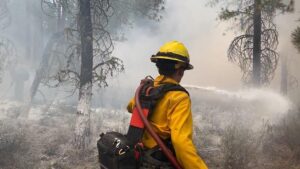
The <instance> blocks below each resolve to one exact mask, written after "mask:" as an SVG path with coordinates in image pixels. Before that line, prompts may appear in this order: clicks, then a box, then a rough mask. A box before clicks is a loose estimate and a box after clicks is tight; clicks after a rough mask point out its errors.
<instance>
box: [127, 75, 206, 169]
mask: <svg viewBox="0 0 300 169" xmlns="http://www.w3.org/2000/svg"><path fill="white" fill-rule="evenodd" d="M163 83H173V84H178V83H177V82H176V81H175V80H173V79H171V78H168V77H166V76H162V75H160V76H158V77H157V78H156V79H155V80H154V86H159V85H161V84H163ZM133 108H134V99H132V100H131V101H130V102H129V104H128V106H127V110H128V111H129V112H132V110H133ZM149 121H150V124H151V125H152V128H153V130H154V131H155V132H156V133H157V134H158V135H159V136H160V137H161V138H162V139H168V138H170V137H171V141H172V144H173V146H174V149H175V153H176V158H177V160H178V162H179V163H180V164H181V165H182V167H183V168H184V169H207V166H206V164H205V163H204V161H203V160H202V159H201V157H200V156H199V155H198V154H197V151H196V148H195V146H194V144H193V141H192V140H193V139H192V135H193V119H192V112H191V100H190V97H189V95H188V94H187V93H185V92H183V91H170V92H168V93H166V94H165V95H164V96H163V98H162V99H161V100H160V101H159V102H158V103H157V105H156V107H155V109H154V111H153V114H152V115H151V117H150V119H149ZM142 142H143V144H144V145H145V146H146V147H147V148H152V147H154V146H156V145H157V144H156V142H155V140H154V139H153V138H152V136H151V135H150V134H149V133H148V132H147V131H146V132H145V133H144V136H143V138H142Z"/></svg>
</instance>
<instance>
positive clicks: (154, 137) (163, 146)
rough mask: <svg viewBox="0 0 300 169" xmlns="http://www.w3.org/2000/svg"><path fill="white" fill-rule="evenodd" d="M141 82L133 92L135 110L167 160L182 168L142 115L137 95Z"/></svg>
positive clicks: (178, 168) (179, 168)
mask: <svg viewBox="0 0 300 169" xmlns="http://www.w3.org/2000/svg"><path fill="white" fill-rule="evenodd" d="M142 86H143V84H141V85H140V86H139V87H138V88H137V90H136V93H135V103H136V106H137V110H138V113H139V115H140V117H141V119H142V121H143V123H144V124H145V127H146V129H147V130H148V132H149V133H150V135H151V136H152V137H153V139H154V140H155V141H156V142H157V144H158V145H159V147H160V148H161V150H162V151H163V152H164V154H165V155H166V156H167V158H168V159H169V161H170V162H171V164H172V165H173V166H174V167H175V168H176V169H183V168H182V167H181V166H180V164H179V163H178V161H177V160H176V158H175V157H174V155H173V153H172V152H171V150H170V149H168V148H167V147H166V146H165V144H164V143H163V142H162V141H161V139H160V138H159V137H158V135H157V134H156V133H155V132H154V131H153V129H152V127H151V126H150V123H149V122H148V120H147V118H146V117H145V116H144V114H143V111H142V108H141V104H140V100H139V95H140V91H141V88H142Z"/></svg>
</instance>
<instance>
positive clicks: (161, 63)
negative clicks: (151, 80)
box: [156, 59, 186, 83]
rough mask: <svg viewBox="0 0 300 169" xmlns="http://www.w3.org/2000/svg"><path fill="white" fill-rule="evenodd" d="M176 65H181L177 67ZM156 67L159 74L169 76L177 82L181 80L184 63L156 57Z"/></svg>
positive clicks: (184, 67)
mask: <svg viewBox="0 0 300 169" xmlns="http://www.w3.org/2000/svg"><path fill="white" fill-rule="evenodd" d="M178 65H181V66H180V67H178ZM156 67H157V68H158V73H159V74H160V75H164V76H167V77H170V78H172V79H174V80H175V81H177V82H178V83H179V82H180V81H181V79H182V77H183V75H184V71H185V69H186V65H185V66H182V63H179V62H177V61H174V60H167V59H158V60H157V61H156Z"/></svg>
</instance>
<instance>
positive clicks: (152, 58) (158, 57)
mask: <svg viewBox="0 0 300 169" xmlns="http://www.w3.org/2000/svg"><path fill="white" fill-rule="evenodd" d="M158 59H166V60H174V61H177V62H181V63H186V62H184V61H182V60H180V59H176V58H172V57H168V56H152V57H151V62H154V63H156V61H157V60H158ZM186 64H188V66H187V68H186V70H191V69H193V68H194V66H193V65H191V64H190V63H186Z"/></svg>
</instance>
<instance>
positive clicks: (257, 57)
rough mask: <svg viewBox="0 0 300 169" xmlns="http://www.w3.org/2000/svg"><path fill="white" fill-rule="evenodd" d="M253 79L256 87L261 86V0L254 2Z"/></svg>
mask: <svg viewBox="0 0 300 169" xmlns="http://www.w3.org/2000/svg"><path fill="white" fill-rule="evenodd" d="M253 24H254V28H253V77H252V81H253V84H254V85H255V86H260V85H261V0H255V1H254V16H253Z"/></svg>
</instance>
